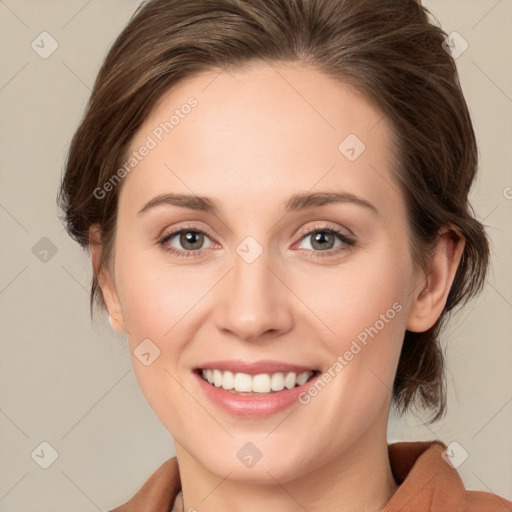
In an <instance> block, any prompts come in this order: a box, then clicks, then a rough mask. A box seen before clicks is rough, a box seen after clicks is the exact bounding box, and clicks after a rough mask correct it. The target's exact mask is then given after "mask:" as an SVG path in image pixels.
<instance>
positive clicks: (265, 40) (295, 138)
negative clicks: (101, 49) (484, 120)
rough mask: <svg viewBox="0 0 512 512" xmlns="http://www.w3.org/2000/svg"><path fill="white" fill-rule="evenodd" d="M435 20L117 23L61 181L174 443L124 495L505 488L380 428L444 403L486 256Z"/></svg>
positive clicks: (199, 500) (186, 497)
mask: <svg viewBox="0 0 512 512" xmlns="http://www.w3.org/2000/svg"><path fill="white" fill-rule="evenodd" d="M445 38H446V34H445V33H444V32H443V31H442V30H441V29H440V28H439V27H437V26H435V25H433V24H431V23H430V22H429V19H428V13H427V11H426V10H425V9H424V8H423V7H422V6H421V5H420V4H419V3H418V2H417V1H413V0H394V1H389V2H378V1H376V0H368V1H361V0H322V1H319V0H216V1H214V2H206V1H204V0H192V1H190V0H187V1H185V0H151V1H149V2H146V3H145V4H143V5H142V6H141V8H140V9H139V10H138V11H137V13H136V14H135V15H134V17H133V18H132V20H131V21H130V23H129V24H128V26H127V27H126V28H125V29H124V30H123V32H122V33H121V35H120V36H119V37H118V39H117V40H116V42H115V43H114V45H113V47H112V49H111V50H110V52H109V54H108V55H107V57H106V59H105V62H104V64H103V66H102V68H101V70H100V72H99V74H98V77H97V80H96V83H95V86H94V90H93V92H92V95H91V98H90V101H89V104H88V108H87V111H86V114H85V116H84V118H83V120H82V122H81V124H80V126H79V128H78V130H77V132H76V134H75V136H74V138H73V141H72V144H71V148H70V152H69V156H68V161H67V167H66V171H65V175H64V178H63V182H62V186H61V190H60V203H61V206H62V208H63V210H64V212H65V222H66V226H67V228H68V232H69V233H70V235H71V236H72V237H74V238H75V239H76V240H77V241H78V242H79V243H80V244H81V245H82V246H83V247H87V248H90V251H91V256H92V264H93V268H94V281H93V286H92V290H91V312H92V306H93V304H94V300H96V302H97V303H98V305H100V307H102V308H104V309H105V310H106V311H107V312H108V314H109V320H110V322H111V325H112V326H113V328H114V329H116V330H117V331H119V332H121V333H124V334H125V335H126V336H127V340H128V343H129V344H130V349H131V354H132V360H133V365H134V370H135V372H136V375H137V379H138V381H139V384H140V386H141V389H142V391H143V393H144V395H145V397H146V399H147V400H148V402H149V404H150V405H151V407H152V409H153V410H154V412H155V414H156V415H157V416H158V418H159V419H160V420H161V422H162V424H163V425H164V426H165V427H166V428H167V430H168V431H169V433H170V434H171V435H172V438H173V440H174V443H175V448H176V457H174V458H172V459H170V460H168V461H167V462H166V463H165V464H163V465H162V466H161V467H160V468H159V469H158V470H157V471H155V473H154V474H153V475H152V476H151V477H150V478H149V480H148V481H147V482H146V483H145V484H144V486H143V487H142V488H141V490H140V491H139V492H138V493H137V495H136V496H134V497H133V498H132V499H131V500H129V501H128V502H127V503H125V504H124V505H122V506H120V507H118V508H116V509H115V510H116V511H117V512H122V511H129V510H138V511H140V510H148V511H149V510H151V511H159V512H160V511H169V510H173V511H175V512H177V511H183V510H187V511H193V510H198V511H201V510H208V511H221V510H222V511H239V510H244V511H253V510H254V511H255V510H262V509H263V508H264V507H266V508H267V509H270V510H281V511H290V512H291V511H296V510H308V511H310V512H313V511H317V510H343V511H344V512H346V511H362V510H365V511H381V510H384V511H386V512H390V511H397V510H414V511H415V512H421V511H437V512H440V511H451V512H453V511H463V510H464V511H469V510H471V511H476V510H486V511H491V510H493V511H494V510H495V511H498V510H499V511H503V510H512V502H510V501H507V500H506V499H504V498H502V497H499V496H497V495H493V494H491V493H487V492H476V491H466V490H465V489H464V487H463V485H462V481H461V479H460V477H459V476H458V474H457V471H456V469H455V466H456V465H457V464H456V463H455V460H456V459H460V457H462V456H463V455H464V454H463V448H462V447H460V446H450V447H447V446H446V445H445V444H444V443H442V442H441V441H440V440H435V441H432V442H423V443H420V442H418V443H394V444H392V445H388V444H387V438H386V431H387V422H388V416H389V410H390V407H391V405H392V404H393V405H395V406H396V407H397V408H398V410H399V411H401V412H405V411H406V410H407V409H408V408H410V407H412V406H414V405H418V406H420V407H422V408H424V409H428V410H431V411H432V412H433V416H432V418H431V421H434V420H437V419H439V418H441V417H442V415H443V414H444V412H445V408H446V398H445V387H444V380H443V356H442V352H441V349H440V346H439V334H440V331H441V327H442V324H443V322H444V321H445V320H446V319H447V315H448V314H449V313H450V311H452V310H453V309H454V308H455V307H456V306H460V305H462V304H464V303H465V302H467V301H468V300H469V299H470V298H471V297H472V296H474V295H476V294H477V293H478V292H479V291H480V290H481V288H482V286H483V283H484V280H485V275H486V270H487V266H488V258H489V245H488V241H487V236H486V234H485V232H484V229H483V226H482V225H481V224H480V222H479V221H478V220H476V219H475V218H474V216H473V215H472V211H471V207H470V205H469V203H468V192H469V190H470V187H471V184H472V182H473V179H474V177H475V173H476V165H477V149H476V142H475V136H474V132H473V128H472V124H471V120H470V116H469V113H468V109H467V106H466V103H465V100H464V97H463V95H462V92H461V89H460V86H459V82H458V78H457V73H456V68H455V65H454V62H453V59H452V57H451V56H450V54H449V53H447V51H446V50H445V48H446V44H445Z"/></svg>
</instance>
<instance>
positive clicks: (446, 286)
mask: <svg viewBox="0 0 512 512" xmlns="http://www.w3.org/2000/svg"><path fill="white" fill-rule="evenodd" d="M465 244H466V242H465V239H464V236H463V235H462V234H461V232H460V231H459V230H458V228H456V227H455V226H448V227H444V228H443V229H441V230H440V232H439V240H438V243H437V245H436V247H435V249H434V252H433V254H432V257H431V259H430V265H429V271H428V274H427V275H425V274H422V277H421V278H419V279H418V280H417V281H416V286H415V288H414V291H413V293H414V297H413V301H412V304H411V308H410V310H409V315H408V317H407V324H406V329H407V330H408V331H413V332H425V331H427V330H428V329H430V328H431V327H432V326H433V325H434V324H435V323H436V321H437V319H438V318H439V317H440V316H441V313H442V312H443V308H444V306H445V304H446V300H447V298H448V293H449V292H450V288H451V286H452V283H453V279H454V278H455V273H456V271H457V268H458V266H459V263H460V259H461V257H462V253H463V251H464V246H465Z"/></svg>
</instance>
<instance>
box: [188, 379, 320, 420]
mask: <svg viewBox="0 0 512 512" xmlns="http://www.w3.org/2000/svg"><path fill="white" fill-rule="evenodd" d="M193 374H194V376H195V377H196V378H197V379H198V380H199V386H200V388H201V389H202V390H203V392H204V394H205V395H206V396H207V397H208V398H209V399H210V400H211V401H212V402H213V403H214V404H216V405H218V406H219V407H221V408H222V409H223V410H225V411H227V412H229V413H230V414H234V415H236V416H244V417H251V418H262V417H265V416H271V415H272V414H276V413H278V412H281V411H284V410H285V409H287V408H288V407H291V406H292V405H293V404H294V403H295V404H299V399H298V396H299V395H300V393H302V392H304V391H306V390H307V389H308V388H309V387H310V386H311V385H312V384H313V383H314V382H315V381H316V379H318V377H320V373H319V374H318V375H316V376H314V377H313V378H312V379H310V380H308V381H307V382H306V383H305V384H302V385H301V386H296V387H294V388H292V389H286V388H285V389H284V390H283V391H278V392H274V393H268V394H263V393H262V394H261V395H239V394H238V393H231V392H230V391H226V390H225V389H223V388H221V387H216V386H214V385H213V384H210V383H208V382H206V381H205V380H204V379H203V378H202V377H201V376H200V375H198V374H197V373H196V372H193Z"/></svg>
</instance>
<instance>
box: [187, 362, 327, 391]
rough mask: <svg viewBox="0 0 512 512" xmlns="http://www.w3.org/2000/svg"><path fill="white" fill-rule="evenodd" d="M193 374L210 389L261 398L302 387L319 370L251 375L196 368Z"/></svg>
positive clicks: (318, 372) (317, 373)
mask: <svg viewBox="0 0 512 512" xmlns="http://www.w3.org/2000/svg"><path fill="white" fill-rule="evenodd" d="M194 372H195V373H196V374H197V375H198V376H199V377H200V378H201V379H202V380H204V381H205V382H207V383H208V384H209V385H211V386H212V387H216V388H221V389H223V390H224V391H227V392H229V393H232V394H235V395H248V396H251V395H253V396H261V395H272V394H276V393H279V392H281V391H286V390H290V389H294V388H297V387H299V386H303V385H304V384H306V383H307V382H309V381H310V380H312V379H314V378H315V377H316V376H317V375H319V374H320V370H306V371H300V372H299V371H297V372H293V371H289V372H273V373H259V374H256V375H251V374H248V373H242V372H236V373H235V372H231V371H228V370H221V369H217V368H213V369H212V368H196V369H195V370H194Z"/></svg>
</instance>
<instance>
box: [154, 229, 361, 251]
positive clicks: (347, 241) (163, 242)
mask: <svg viewBox="0 0 512 512" xmlns="http://www.w3.org/2000/svg"><path fill="white" fill-rule="evenodd" d="M184 232H185V233H187V232H193V233H199V234H203V235H206V236H207V237H208V238H210V239H212V240H213V237H212V236H211V235H210V234H209V233H208V232H207V231H205V230H202V229H198V228H196V227H195V226H183V227H180V228H179V229H176V230H174V231H172V232H171V233H167V234H166V235H164V236H163V237H161V238H160V239H159V240H158V244H159V245H160V246H161V247H162V249H163V250H164V251H166V252H169V253H171V254H174V255H176V256H179V257H184V258H199V257H201V254H200V253H201V251H202V250H203V249H195V250H193V251H182V250H181V249H176V248H174V247H169V246H167V245H166V243H167V242H168V241H169V240H171V239H172V238H174V237H175V236H176V235H179V234H180V233H184ZM317 232H320V233H328V234H331V235H336V236H337V237H338V238H339V239H340V240H341V241H342V242H343V244H344V246H341V247H337V248H335V249H328V250H326V251H315V250H310V249H302V250H303V251H307V252H308V253H309V254H308V257H309V258H325V257H329V256H333V255H335V254H337V253H339V252H341V251H346V250H348V249H350V248H351V247H353V246H354V245H355V244H356V241H355V240H354V239H352V238H350V237H348V236H347V235H346V234H345V233H343V232H341V231H339V230H337V229H335V228H332V227H328V226H322V225H315V226H313V228H312V229H310V230H309V231H307V232H306V233H304V234H303V235H301V237H300V239H299V242H302V240H304V239H305V238H307V237H308V236H311V235H312V234H314V233H317Z"/></svg>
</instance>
